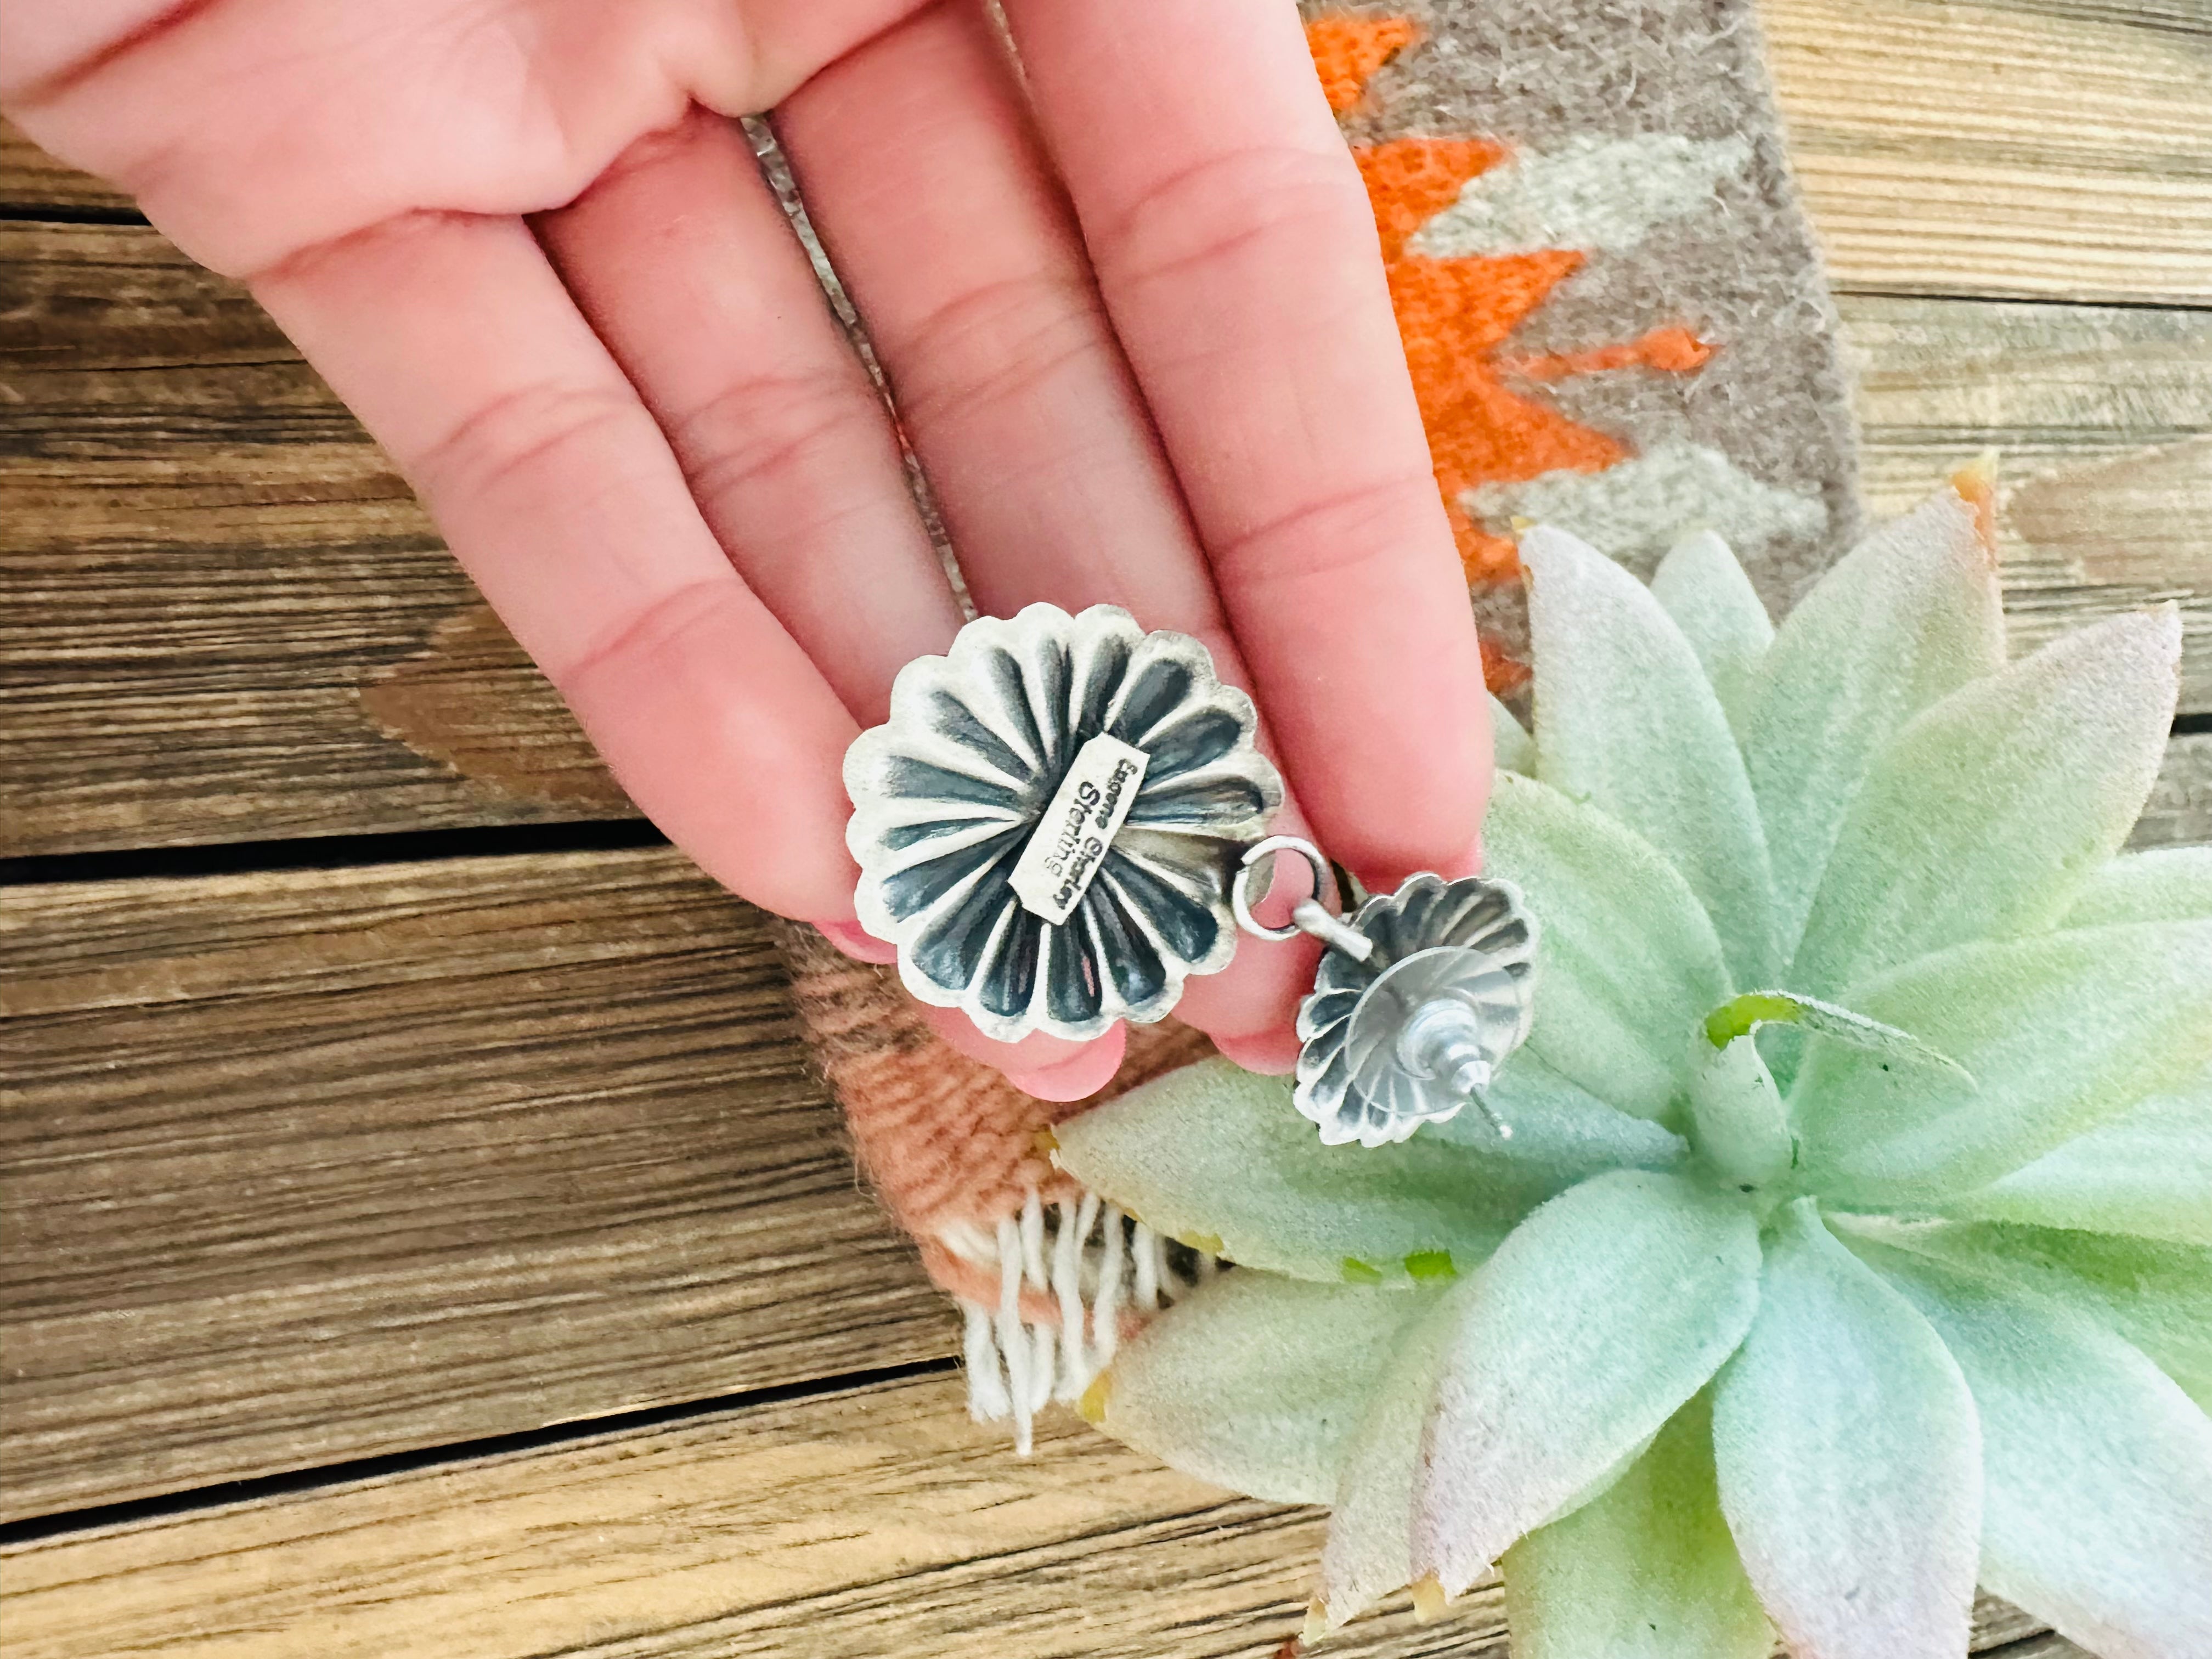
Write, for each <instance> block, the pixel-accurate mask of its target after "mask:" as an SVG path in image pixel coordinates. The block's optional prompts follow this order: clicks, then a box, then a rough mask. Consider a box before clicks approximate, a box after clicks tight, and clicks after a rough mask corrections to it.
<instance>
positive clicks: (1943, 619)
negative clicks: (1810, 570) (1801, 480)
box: [1743, 490, 2005, 960]
mask: <svg viewBox="0 0 2212 1659" xmlns="http://www.w3.org/2000/svg"><path fill="white" fill-rule="evenodd" d="M2004 659H2005V652H2004V611H2003V607H2002V604H2001V602H2000V599H1999V594H1998V591H1997V580H1996V559H1995V558H1994V557H1993V556H1991V555H1990V552H1989V551H1988V550H1987V549H1985V548H1984V547H1983V545H1982V544H1981V541H1980V538H1978V536H1977V535H1976V533H1975V530H1974V515H1973V511H1972V508H1970V507H1967V505H1966V503H1965V502H1964V501H1961V500H1960V499H1959V497H1958V496H1957V495H1955V494H1954V493H1952V492H1951V491H1949V490H1946V491H1944V492H1943V493H1942V494H1941V495H1937V496H1936V497H1935V498H1934V499H1932V500H1931V501H1928V502H1927V503H1926V504H1925V505H1924V506H1923V507H1919V508H1917V510H1915V511H1914V512H1912V513H1909V514H1907V515H1906V516H1905V517H1904V518H1902V519H1899V520H1894V521H1893V522H1892V523H1889V524H1887V525H1884V526H1882V527H1881V528H1880V529H1879V530H1877V531H1875V532H1874V533H1873V534H1872V535H1871V536H1869V537H1868V538H1866V539H1865V540H1864V541H1863V542H1861V543H1860V544H1858V546H1857V547H1856V548H1854V549H1853V550H1851V551H1850V554H1848V555H1847V556H1845V557H1844V559H1842V560H1841V561H1840V562H1838V564H1837V565H1836V567H1835V568H1833V569H1832V570H1831V571H1829V573H1828V574H1826V576H1825V577H1823V578H1822V579H1821V580H1820V583H1819V585H1818V586H1815V587H1814V589H1813V591H1812V592H1809V593H1808V594H1807V595H1806V596H1805V598H1804V599H1802V601H1800V602H1799V604H1798V605H1797V608H1796V610H1795V611H1791V612H1790V615H1789V617H1787V618H1786V619H1785V620H1784V622H1783V624H1782V626H1781V628H1780V629H1779V630H1778V632H1777V633H1776V635H1775V636H1774V644H1773V646H1772V647H1771V648H1770V649H1769V650H1768V651H1767V653H1766V655H1765V658H1764V659H1762V660H1761V662H1760V664H1759V673H1758V676H1757V678H1756V679H1755V681H1754V683H1753V686H1752V688H1751V690H1750V691H1749V693H1748V695H1747V706H1748V708H1749V710H1750V713H1749V715H1748V718H1747V720H1746V723H1745V726H1744V735H1743V753H1744V765H1745V769H1746V771H1747V774H1748V775H1749V776H1750V779H1751V787H1752V791H1753V793H1754V794H1755V795H1756V796H1757V797H1758V799H1759V816H1760V817H1761V818H1762V819H1763V820H1764V822H1765V826H1766V844H1767V849H1768V854H1769V856H1770V859H1771V866H1772V869H1773V872H1774V892H1775V912H1776V918H1777V924H1778V938H1779V944H1780V947H1781V951H1782V954H1783V957H1784V959H1785V960H1786V959H1787V958H1788V957H1790V955H1791V954H1792V952H1794V951H1795V950H1796V943H1797V939H1798V937H1799V935H1800V934H1801V933H1802V931H1803V929H1804V926H1805V917H1806V915H1807V913H1808V911H1810V910H1811V908H1812V907H1813V895H1814V892H1815V891H1817V890H1819V888H1820V877H1821V872H1823V871H1824V870H1826V867H1827V863H1828V855H1829V854H1830V852H1831V851H1832V849H1833V848H1834V847H1835V845H1836V837H1837V835H1838V832H1839V831H1840V830H1841V829H1842V828H1843V824H1844V815H1845V814H1846V813H1847V812H1849V811H1850V807H1851V803H1852V802H1853V801H1854V800H1855V799H1857V795H1858V792H1859V787H1860V784H1861V782H1862V781H1863V780H1864V778H1865V776H1866V774H1867V769H1869V767H1870V766H1872V765H1873V764H1874V759H1875V756H1876V755H1878V754H1879V753H1881V750H1883V749H1884V748H1886V747H1887V745H1888V744H1889V740H1890V738H1892V737H1893V736H1894V735H1895V734H1896V732H1897V731H1898V729H1899V727H1901V726H1904V724H1905V722H1906V721H1907V720H1910V719H1911V718H1912V716H1913V715H1915V714H1918V713H1919V712H1920V711H1921V710H1922V709H1923V708H1927V707H1928V706H1929V704H1931V703H1934V702H1936V701H1938V700H1939V699H1941V698H1942V697H1944V696H1948V695H1949V694H1950V693H1951V692H1953V691H1955V690H1958V689H1959V688H1960V686H1962V685H1965V684H1968V683H1969V682H1970V681H1972V680H1975V679H1978V678H1981V677H1982V676H1983V675H1985V674H1994V673H1996V671H1998V670H1999V669H2000V668H2002V667H2003V666H2004Z"/></svg>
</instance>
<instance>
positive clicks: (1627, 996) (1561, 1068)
mask: <svg viewBox="0 0 2212 1659" xmlns="http://www.w3.org/2000/svg"><path fill="white" fill-rule="evenodd" d="M1483 844H1484V847H1485V848H1486V853H1487V857H1488V866H1489V872H1490V873H1491V874H1492V875H1493V876H1498V877H1503V878H1505V879H1507V880H1509V881H1511V882H1514V883H1515V884H1517V885H1518V886H1519V887H1520V889H1521V890H1522V894H1523V895H1524V896H1526V897H1527V899H1528V906H1529V908H1530V909H1531V910H1532V911H1533V912H1534V914H1535V915H1537V916H1539V917H1540V918H1541V920H1542V923H1543V928H1544V933H1543V938H1542V942H1541V945H1540V946H1539V947H1538V957H1537V968H1536V993H1535V1023H1534V1027H1533V1028H1532V1030H1530V1032H1529V1036H1528V1048H1529V1049H1530V1050H1531V1051H1533V1052H1534V1054H1537V1055H1538V1056H1540V1057H1541V1059H1543V1060H1545V1061H1546V1062H1547V1064H1548V1065H1550V1066H1552V1068H1553V1070H1555V1071H1557V1072H1558V1073H1560V1074H1561V1075H1562V1076H1565V1077H1566V1078H1568V1079H1571V1080H1572V1081H1573V1082H1575V1083H1576V1084H1577V1085H1580V1086H1581V1087H1583V1088H1584V1089H1587V1090H1588V1091H1590V1092H1591V1093H1592V1094H1595V1095H1596V1096H1598V1097H1600V1098H1601V1099H1603V1100H1607V1101H1609V1102H1611V1103H1613V1105H1614V1106H1617V1107H1619V1108H1620V1109H1621V1110H1623V1111H1626V1112H1632V1113H1634V1114H1636V1115H1638V1116H1639V1117H1650V1118H1663V1117H1665V1116H1667V1115H1668V1114H1669V1113H1670V1112H1671V1111H1673V1110H1674V1106H1675V1103H1676V1101H1677V1099H1678V1098H1679V1097H1680V1094H1681V1092H1682V1091H1683V1089H1684V1088H1685V1087H1686V1085H1687V1083H1688V1073H1689V1057H1690V1043H1691V1041H1692V1037H1693V1036H1694V1034H1695V1032H1696V1030H1697V1023H1698V1021H1699V1019H1701V1018H1704V1016H1705V1011H1706V1010H1707V1009H1709V1008H1711V1007H1712V1006H1714V1005H1715V1004H1717V1003H1719V1002H1723V1001H1725V1000H1727V999H1728V998H1729V995H1730V994H1732V993H1733V991H1734V989H1735V987H1734V986H1733V984H1732V983H1731V982H1730V981H1729V970H1728V967H1727V964H1726V963H1724V962H1723V959H1722V956H1721V946H1720V941H1719V939H1717V936H1716V935H1715V934H1714V933H1713V927H1712V923H1711V920H1710V919H1709V918H1708V917H1707V916H1706V915H1705V910H1704V908H1703V907H1702V906H1700V905H1699V902H1698V901H1697V898H1696V896H1695V895H1693V894H1692V892H1691V891H1690V890H1689V888H1688V886H1687V885H1686V884H1685V883H1684V882H1683V879H1682V878H1681V876H1680V874H1679V873H1678V872H1676V871H1675V870H1674V866H1671V865H1670V864H1668V862H1667V861H1666V860H1664V859H1662V858H1661V857H1660V856H1659V854H1657V853H1656V851H1654V850H1653V848H1651V846H1650V843H1649V842H1645V841H1644V840H1643V839H1642V838H1641V837H1640V836H1637V835H1636V834H1635V833H1634V832H1633V831H1632V830H1630V829H1626V828H1625V827H1624V826H1622V825H1621V824H1620V823H1617V822H1615V821H1614V820H1613V819H1612V818H1610V817H1607V816H1606V815H1605V814H1604V813H1602V812H1600V811H1596V810H1595V809H1594V808H1591V807H1589V806H1585V805H1582V804H1580V803H1579V802H1577V801H1573V800H1571V799H1568V798H1567V797H1566V796H1565V795H1563V794H1561V793H1559V791H1558V790H1556V789H1553V788H1551V787H1548V786H1547V785H1544V784H1541V783H1539V782H1536V781H1534V780H1533V779H1528V778H1518V777H1515V776H1513V775H1511V774H1510V773H1507V774H1501V775H1499V777H1498V781H1497V786H1496V788H1495V791H1494V793H1492V796H1491V802H1490V815H1489V817H1488V818H1487V819H1486V820H1485V822H1484V824H1483Z"/></svg>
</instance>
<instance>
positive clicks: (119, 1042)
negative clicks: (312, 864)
mask: <svg viewBox="0 0 2212 1659" xmlns="http://www.w3.org/2000/svg"><path fill="white" fill-rule="evenodd" d="M0 1073H4V1074H5V1075H6V1076H7V1078H8V1079H9V1106H8V1110H7V1111H6V1112H5V1113H4V1114H0V1217H4V1222H3V1223H0V1225H4V1229H5V1237H6V1244H5V1249H4V1250H0V1354H4V1355H5V1363H4V1364H0V1443H4V1444H5V1446H6V1448H7V1450H6V1455H5V1456H4V1457H0V1519H10V1518H15V1517H20V1516H35V1515H43V1514H51V1513H53V1512H55V1511H58V1510H71V1509H76V1508H82V1507H84V1506H87V1505H92V1504H106V1503H112V1502H116V1501H118V1500H122V1499H127V1498H140V1497H144V1496H147V1495H149V1494H153V1493H159V1492H171V1491H175V1490H177V1489H179V1488H183V1487H190V1486H198V1485H202V1484H204V1483H207V1482H210V1481H216V1480H234V1479H240V1478H244V1477H248V1476H252V1475H257V1474H269V1473H271V1472H275V1471H280V1470H289V1469H299V1468H310V1467H313V1466H315V1465H319V1464H323V1463H327V1462H336V1461H339V1460H343V1459H349V1458H357V1457H361V1456H364V1455H372V1454H376V1453H380V1452H389V1451H393V1450H398V1449H412V1448H419V1447H424V1446H431V1445H436V1444H440V1443H446V1442H451V1441H462V1440H469V1439H473V1438H477V1437H483V1436H487V1435H497V1434H505V1433H510V1432H513V1431H519V1430H526V1429H530V1428H533V1427H537V1426H538V1425H544V1424H549V1423H555V1422H560V1421H564V1420H568V1419H577V1418H584V1417H595V1416H602V1415H605V1414H607V1413H613V1412H620V1411H623V1410H627V1409H631V1408H635V1407H647V1406H658V1405H665V1404H670V1403H673V1402H682V1401H694V1400H699V1399H702V1398H711V1397H714V1396H717V1395H725V1394H730V1393H733V1392H738V1391H740V1390H748V1389H759V1388H762V1387H766V1386H772V1385H776V1384H788V1383H799V1382H805V1381H808V1380H811V1379H814V1378H817V1377H821V1376H830V1375H836V1374H837V1373H839V1372H843V1371H850V1370H860V1369H867V1368H873V1367H880V1366H884V1365H890V1364H899V1363H902V1362H907V1361H912V1360H917V1359H924V1358H939V1357H941V1356H945V1355H948V1354H950V1353H951V1352H954V1351H955V1348H956V1344H957V1334H958V1322H957V1319H956V1318H955V1317H954V1316H953V1314H952V1312H951V1309H950V1308H949V1307H948V1305H947V1304H945V1301H944V1300H943V1298H942V1297H940V1296H939V1294H938V1293H937V1292H936V1291H935V1290H934V1289H933V1287H932V1286H930V1285H928V1283H927V1281H926V1280H925V1279H924V1278H923V1276H922V1273H921V1268H920V1265H919V1263H918V1262H917V1261H915V1256H914V1253H913V1250H912V1248H911V1246H909V1245H908V1243H906V1241H905V1240H904V1239H903V1238H902V1237H900V1236H899V1235H898V1234H897V1232H896V1231H895V1230H894V1229H893V1228H892V1227H891V1225H890V1223H889V1222H888V1221H887V1220H886V1219H884V1218H883V1216H882V1215H881V1213H880V1212H879V1211H878V1208H877V1206H876V1205H875V1204H874V1202H873V1200H872V1198H870V1197H869V1196H868V1195H866V1194H865V1193H864V1192H863V1191H862V1190H861V1189H860V1183H859V1181H858V1178H857V1176H855V1175H854V1170H853V1165H852V1155H851V1152H850V1150H849V1148H848V1146H847V1145H846V1143H845V1139H844V1137H843V1134H842V1129H841V1127H840V1125H839V1122H838V1119H837V1115H836V1110H835V1109H834V1108H833V1107H832V1106H831V1104H830V1103H829V1099H828V1098H827V1097H826V1096H825V1095H824V1093H823V1090H822V1088H821V1085H819V1083H818V1082H817V1080H816V1079H815V1077H814V1075H813V1073H812V1071H811V1066H810V1063H809V1062H808V1060H807V1059H806V1055H805V1048H804V1047H803V1045H802V1043H801V1042H800V1040H799V1036H798V1034H797V1031H796V1029H795V1026H794V1024H793V1014H792V1011H791V1008H790V1005H789V1000H788V996H787V989H786V985H785V980H784V976H783V972H782V969H781V964H780V962H779V961H778V959H777V958H776V956H775V951H774V948H773V946H772V945H771V944H770V941H769V938H768V935H767V932H766V928H765V926H764V924H763V918H762V917H761V915H760V914H759V913H758V912H757V911H756V910H754V909H752V908H750V906H747V905H745V904H744V903H742V902H739V901H738V900H736V899H733V898H732V897H730V896H728V895H727V894H726V893H724V892H722V891H721V890H720V889H718V888H717V887H715V886H714V884H713V883H711V882H709V881H708V880H707V879H706V878H704V877H702V876H701V875H699V874H698V873H697V872H696V871H695V870H693V869H692V868H691V866H690V864H689V863H688V862H687V861H686V860H684V858H683V857H682V856H681V855H680V854H676V853H673V852H670V851H667V850H665V849H659V850H646V851H630V852H616V853H595V854H538V855H528V856H519V857H510V858H473V859H452V860H441V861H438V862H435V863H428V864H416V865H404V864H403V865H383V866H371V867H368V868H363V869H349V870H298V871H289V872H275V873H264V874H256V875H250V876H226V877H215V878H197V879H180V880H135V881H109V882H96V883H82V884H78V883H72V884H56V885H52V886H46V887H27V888H16V889H13V890H9V892H8V894H7V897H6V902H5V903H4V904H0ZM6 1623H7V1621H6V1620H4V1619H0V1627H4V1626H5V1625H6Z"/></svg>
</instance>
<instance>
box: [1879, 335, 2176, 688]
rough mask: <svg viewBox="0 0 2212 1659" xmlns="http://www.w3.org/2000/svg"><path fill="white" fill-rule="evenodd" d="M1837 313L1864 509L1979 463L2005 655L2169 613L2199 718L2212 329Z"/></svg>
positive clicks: (1906, 496) (1890, 505) (1896, 500)
mask: <svg viewBox="0 0 2212 1659" xmlns="http://www.w3.org/2000/svg"><path fill="white" fill-rule="evenodd" d="M1841 304H1842V306H1843V307H1844V318H1845V325H1846V328H1847V331H1848V344H1849V347H1850V355H1851V356H1852V358H1853V360H1854V362H1855V364H1856V366H1857V370H1858V382H1859V387H1858V412H1859V418H1860V421H1861V423H1862V427H1863V434H1864V444H1863V487H1864V490H1865V494H1866V496H1867V499H1868V501H1869V505H1870V506H1871V507H1873V508H1874V510H1875V512H1876V513H1895V512H1901V511H1903V510H1904V509H1905V508H1906V507H1910V506H1911V504H1912V503H1913V502H1914V501H1917V500H1918V499H1919V498H1920V497H1921V496H1923V495H1925V494H1926V493H1927V492H1928V490H1929V488H1930V487H1931V485H1932V484H1933V483H1935V482H1936V479H1937V478H1938V477H1940V476H1941V475H1942V472H1943V471H1946V470H1948V468H1949V467H1952V466H1954V465H1959V464H1960V463H1962V462H1965V461H1967V460H1970V459H1972V458H1973V457H1974V456H1976V455H1977V454H1979V453H1982V452H1983V451H1984V450H1986V449H1990V448H1996V450H1998V452H1999V461H2000V468H2001V475H2002V480H2003V484H2004V490H2003V506H2002V511H2001V513H2000V514H1999V518H1998V531H1999V536H2000V540H2001V543H2002V551H2003V556H2004V573H2005V609H2006V612H2007V616H2008V620H2009V622H2010V624H2011V632H2012V641H2013V647H2014V649H2015V651H2027V650H2032V649H2033V648H2034V647H2036V646H2039V645H2041V644H2043V643H2045V641H2049V640H2050V639H2051V638H2053V637H2055V636H2056V635H2059V634H2062V633H2064V632H2065V631H2067V630H2068V629H2073V628H2078V627H2080V626H2081V625H2082V624H2083V623H2087V622H2091V621H2094V620H2095V619H2097V618H2098V617H2104V616H2110V615H2112V614H2115V613H2117V612H2119V611H2136V610H2141V609H2142V608H2143V607H2145V606H2147V605H2157V604H2161V603H2165V602H2166V601H2169V600H2170V601H2172V602H2173V603H2175V604H2177V605H2179V606H2180V608H2181V613H2182V626H2183V630H2184V636H2185V649H2186V656H2185V663H2184V669H2183V690H2182V707H2183V708H2185V709H2186V710H2191V711H2197V712H2201V711H2203V710H2205V709H2208V708H2212V437H2207V436H2206V434H2208V433H2212V312H2192V311H2155V310H2147V309H2141V308H2133V307H2104V306H2051V305H2036V304H2024V303H1979V302H1978V303H1967V302H1961V301H1943V300H1916V299H1893V298H1884V297H1880V296H1874V295H1859V296H1846V297H1845V298H1844V300H1843V301H1841Z"/></svg>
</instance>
